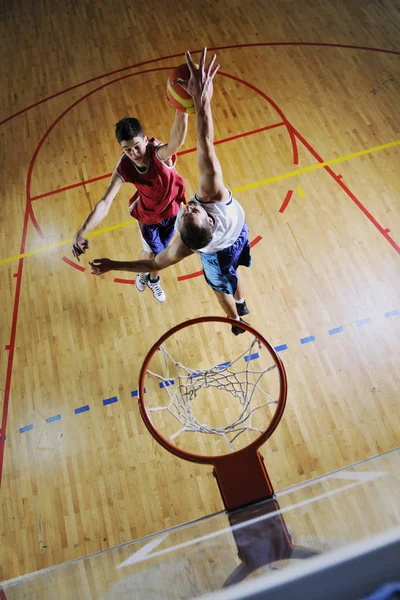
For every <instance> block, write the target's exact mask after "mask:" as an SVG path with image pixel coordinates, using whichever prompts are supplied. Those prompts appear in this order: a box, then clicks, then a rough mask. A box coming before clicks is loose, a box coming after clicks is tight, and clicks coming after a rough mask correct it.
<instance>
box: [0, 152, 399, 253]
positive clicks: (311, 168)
mask: <svg viewBox="0 0 400 600" xmlns="http://www.w3.org/2000/svg"><path fill="white" fill-rule="evenodd" d="M399 145H400V140H396V141H394V142H388V143H387V144H382V145H381V146H374V147H373V148H368V149H367V150H360V152H353V153H352V154H346V156H339V157H338V158H332V159H331V160H327V161H325V162H322V163H316V164H313V165H309V166H308V167H303V168H302V169H297V170H296V171H289V172H288V173H283V174H282V175H275V177H268V179H262V180H261V181H256V182H255V183H249V184H248V185H244V186H242V187H238V188H235V189H233V190H231V191H232V194H238V193H240V192H244V191H246V190H251V189H253V188H256V187H260V186H262V185H266V184H268V183H273V182H274V181H281V180H282V179H288V178H289V177H295V176H296V175H301V174H303V173H309V172H310V171H316V170H317V169H323V168H324V167H327V166H329V165H335V164H337V163H340V162H344V161H346V160H350V159H351V158H357V157H358V156H364V155H365V154H372V153H373V152H378V151H380V150H385V149H386V148H393V147H394V146H399ZM133 223H135V219H131V220H130V221H125V222H124V223H118V224H117V225H111V227H104V228H103V229H97V230H96V231H91V232H90V233H88V235H87V237H94V236H95V235H101V234H103V233H108V232H109V231H114V230H116V229H121V228H122V227H127V226H128V225H133ZM71 244H72V239H69V240H62V241H61V242H57V243H56V244H51V245H50V246H45V247H44V248H38V249H37V250H31V251H30V252H24V253H22V254H17V255H16V256H10V257H9V258H3V259H2V260H0V265H5V264H7V263H10V262H13V261H15V260H19V259H20V258H26V257H28V256H33V255H34V254H40V253H41V252H47V251H48V250H52V249H53V248H59V247H60V246H69V245H71Z"/></svg>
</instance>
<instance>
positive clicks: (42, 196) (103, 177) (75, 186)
mask: <svg viewBox="0 0 400 600" xmlns="http://www.w3.org/2000/svg"><path fill="white" fill-rule="evenodd" d="M111 175H112V173H106V174H105V175H99V177H93V178H92V179H86V180H85V181H79V182H78V183H72V184H71V185H67V186H65V187H62V188H59V189H58V190H53V191H52V192H45V193H44V194H39V196H33V197H32V198H31V200H32V201H33V200H40V198H47V196H53V195H54V194H61V192H66V191H68V190H72V189H74V188H77V187H81V186H82V185H86V184H87V183H94V182H95V181H100V180H101V179H107V178H108V177H111Z"/></svg>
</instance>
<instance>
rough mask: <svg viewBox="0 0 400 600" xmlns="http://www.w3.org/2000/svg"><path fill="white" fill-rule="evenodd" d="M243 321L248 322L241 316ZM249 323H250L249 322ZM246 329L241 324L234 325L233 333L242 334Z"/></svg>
mask: <svg viewBox="0 0 400 600" xmlns="http://www.w3.org/2000/svg"><path fill="white" fill-rule="evenodd" d="M240 321H241V323H247V321H245V320H244V319H242V318H240ZM247 325H248V323H247ZM245 331H246V329H244V328H243V327H240V325H232V333H233V335H240V334H241V333H244V332H245Z"/></svg>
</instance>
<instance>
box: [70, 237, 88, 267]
mask: <svg viewBox="0 0 400 600" xmlns="http://www.w3.org/2000/svg"><path fill="white" fill-rule="evenodd" d="M88 248H89V240H87V239H86V238H85V237H84V236H83V235H82V234H81V232H80V231H77V232H76V234H75V237H74V239H73V242H72V254H73V255H74V256H75V258H77V259H78V260H79V262H80V258H79V257H80V255H81V254H85V252H86V250H87V249H88Z"/></svg>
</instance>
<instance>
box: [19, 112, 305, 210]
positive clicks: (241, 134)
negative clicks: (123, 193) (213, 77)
mask: <svg viewBox="0 0 400 600" xmlns="http://www.w3.org/2000/svg"><path fill="white" fill-rule="evenodd" d="M282 125H285V123H284V122H283V121H282V122H280V123H274V124H273V125H266V126H265V127H260V128H259V129H253V130H252V131H246V132H245V133H239V134H238V135H233V136H232V137H228V138H224V139H222V140H217V141H216V142H214V145H215V146H217V145H218V144H224V143H225V142H231V141H233V140H237V139H239V138H243V137H247V136H248V135H255V134H256V133H261V132H262V131H267V130H268V129H275V127H281V126H282ZM195 151H196V148H189V149H188V150H182V152H178V156H183V155H184V154H191V153H193V152H195ZM296 164H297V163H296ZM111 175H112V173H106V174H105V175H99V177H93V178H91V179H86V180H85V181H80V182H78V183H73V184H71V185H67V186H65V187H62V188H59V189H58V190H53V191H52V192H45V193H44V194H39V195H38V196H34V197H33V198H31V200H40V199H41V198H47V196H53V195H54V194H59V193H61V192H66V191H67V190H72V189H73V188H77V187H80V186H82V185H86V184H87V183H94V182H95V181H100V180H101V179H106V178H108V177H111Z"/></svg>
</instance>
